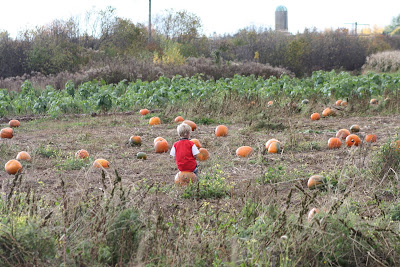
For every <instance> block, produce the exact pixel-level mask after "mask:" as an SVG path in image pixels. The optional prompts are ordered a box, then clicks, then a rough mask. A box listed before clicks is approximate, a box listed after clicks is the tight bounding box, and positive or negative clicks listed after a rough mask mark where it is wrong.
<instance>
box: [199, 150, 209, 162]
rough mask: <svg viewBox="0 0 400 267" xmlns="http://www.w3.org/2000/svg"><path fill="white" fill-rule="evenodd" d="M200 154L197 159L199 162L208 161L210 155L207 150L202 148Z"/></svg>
mask: <svg viewBox="0 0 400 267" xmlns="http://www.w3.org/2000/svg"><path fill="white" fill-rule="evenodd" d="M199 152H200V153H199V154H197V159H198V160H200V161H205V160H207V159H208V158H209V154H208V151H207V149H205V148H203V147H202V148H200V149H199Z"/></svg>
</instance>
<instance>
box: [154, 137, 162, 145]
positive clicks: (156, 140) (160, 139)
mask: <svg viewBox="0 0 400 267" xmlns="http://www.w3.org/2000/svg"><path fill="white" fill-rule="evenodd" d="M158 141H165V139H164V138H162V137H161V136H159V137H156V138H155V139H154V141H153V144H154V145H155V144H156V143H157V142H158Z"/></svg>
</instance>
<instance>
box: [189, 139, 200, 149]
mask: <svg viewBox="0 0 400 267" xmlns="http://www.w3.org/2000/svg"><path fill="white" fill-rule="evenodd" d="M190 141H192V142H193V143H194V144H195V145H196V146H197V148H201V144H200V141H199V140H198V139H196V138H193V139H190Z"/></svg>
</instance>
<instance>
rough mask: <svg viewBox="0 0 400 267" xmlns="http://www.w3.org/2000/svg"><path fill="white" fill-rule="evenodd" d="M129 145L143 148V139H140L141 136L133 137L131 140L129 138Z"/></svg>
mask: <svg viewBox="0 0 400 267" xmlns="http://www.w3.org/2000/svg"><path fill="white" fill-rule="evenodd" d="M129 144H130V145H131V146H141V145H142V138H140V136H131V138H129Z"/></svg>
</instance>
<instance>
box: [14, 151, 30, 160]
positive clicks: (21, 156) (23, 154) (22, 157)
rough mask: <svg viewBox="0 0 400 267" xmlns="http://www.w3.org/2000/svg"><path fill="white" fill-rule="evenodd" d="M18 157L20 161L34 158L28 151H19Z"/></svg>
mask: <svg viewBox="0 0 400 267" xmlns="http://www.w3.org/2000/svg"><path fill="white" fill-rule="evenodd" d="M16 159H17V160H19V161H22V160H23V161H31V160H32V159H31V155H29V153H28V152H26V151H21V152H19V153H18V155H17V157H16Z"/></svg>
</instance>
